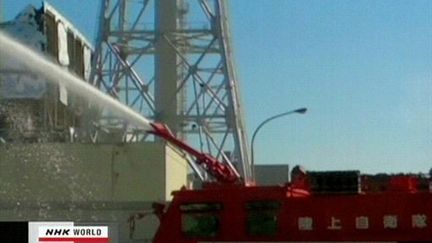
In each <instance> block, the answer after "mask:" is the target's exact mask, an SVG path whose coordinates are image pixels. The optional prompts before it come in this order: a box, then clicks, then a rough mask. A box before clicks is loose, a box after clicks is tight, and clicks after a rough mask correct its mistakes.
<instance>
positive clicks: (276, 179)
mask: <svg viewBox="0 0 432 243" xmlns="http://www.w3.org/2000/svg"><path fill="white" fill-rule="evenodd" d="M288 179H289V166H288V165H284V164H280V165H255V180H256V183H257V185H262V186H274V185H284V184H285V183H287V182H288Z"/></svg>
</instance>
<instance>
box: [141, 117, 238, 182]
mask: <svg viewBox="0 0 432 243" xmlns="http://www.w3.org/2000/svg"><path fill="white" fill-rule="evenodd" d="M151 126H152V127H153V129H154V130H153V131H150V132H149V133H151V134H154V135H156V136H158V137H160V138H163V139H164V140H166V141H167V142H170V143H172V144H174V145H175V146H176V147H178V148H180V149H181V150H183V151H185V152H186V153H188V154H190V155H191V156H193V157H195V159H196V163H197V164H199V165H200V166H202V167H203V168H204V169H205V170H206V171H207V172H208V173H209V174H210V175H212V176H213V177H214V178H216V180H217V181H218V182H220V183H224V184H235V183H239V182H240V177H239V176H238V173H236V172H235V171H234V170H233V169H232V168H231V167H229V166H227V165H226V164H224V163H222V162H220V161H218V160H217V159H215V158H213V157H212V156H211V155H209V154H205V153H201V152H200V151H198V150H196V149H194V148H192V147H191V146H190V145H188V144H186V143H185V142H183V141H181V140H179V139H178V138H176V137H175V136H174V134H172V132H171V130H170V129H169V128H168V127H167V126H166V125H165V124H162V123H151Z"/></svg>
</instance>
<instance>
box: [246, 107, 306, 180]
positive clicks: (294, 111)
mask: <svg viewBox="0 0 432 243" xmlns="http://www.w3.org/2000/svg"><path fill="white" fill-rule="evenodd" d="M306 111H307V108H304V107H303V108H299V109H296V110H291V111H287V112H283V113H280V114H277V115H274V116H272V117H269V118H267V119H265V120H264V121H263V122H261V123H260V124H259V125H258V127H257V128H256V129H255V131H254V133H253V135H252V141H251V166H252V178H253V179H255V161H254V142H255V137H256V135H257V133H258V132H259V130H260V129H261V128H262V127H263V126H264V125H265V124H267V123H268V122H270V121H272V120H274V119H277V118H280V117H283V116H287V115H290V114H294V113H298V114H305V113H306Z"/></svg>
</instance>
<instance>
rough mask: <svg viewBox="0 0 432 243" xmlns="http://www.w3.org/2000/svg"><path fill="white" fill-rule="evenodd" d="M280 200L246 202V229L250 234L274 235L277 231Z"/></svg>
mask: <svg viewBox="0 0 432 243" xmlns="http://www.w3.org/2000/svg"><path fill="white" fill-rule="evenodd" d="M280 205H281V203H280V202H277V201H254V202H249V203H247V204H246V210H247V224H246V227H247V231H248V234H249V235H251V236H274V235H276V234H277V232H278V214H279V209H280Z"/></svg>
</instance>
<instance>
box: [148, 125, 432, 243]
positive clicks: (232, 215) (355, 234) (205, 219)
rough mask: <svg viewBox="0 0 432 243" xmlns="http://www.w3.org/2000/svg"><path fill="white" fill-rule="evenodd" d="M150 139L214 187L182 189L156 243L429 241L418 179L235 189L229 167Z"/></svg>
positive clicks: (427, 196)
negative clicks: (182, 156)
mask: <svg viewBox="0 0 432 243" xmlns="http://www.w3.org/2000/svg"><path fill="white" fill-rule="evenodd" d="M152 126H153V128H154V131H152V133H153V134H155V135H157V136H159V137H162V138H164V139H166V140H167V141H169V142H171V143H173V144H174V145H176V146H178V147H179V148H181V149H183V150H184V151H186V152H188V153H189V154H191V155H192V156H194V157H195V158H196V161H197V163H198V164H200V165H202V166H203V168H205V169H206V170H207V172H208V173H209V174H211V175H212V176H213V177H214V178H215V179H216V182H214V183H210V184H207V185H205V186H204V187H203V188H202V189H199V190H188V189H185V188H183V189H181V190H179V191H177V192H174V193H173V195H174V197H173V201H172V203H171V204H170V205H169V206H168V207H167V208H164V207H163V206H161V205H155V213H156V214H157V215H158V216H159V218H160V227H159V230H158V232H157V234H156V236H155V239H154V242H155V243H168V242H179V243H195V242H202V243H204V242H432V193H431V190H430V183H431V179H430V177H428V176H422V175H361V174H360V172H358V171H330V172H303V173H298V174H297V175H296V176H295V178H293V179H292V180H291V182H290V183H287V184H286V185H284V186H271V187H264V186H253V185H246V183H244V182H241V179H240V178H239V177H238V176H237V175H238V174H237V173H236V172H235V171H233V169H231V167H229V166H227V165H226V164H223V163H221V162H218V161H217V160H216V159H214V158H212V157H211V156H209V155H207V154H202V153H200V152H198V151H196V150H194V149H193V148H191V147H190V146H188V145H187V144H185V143H183V142H182V141H180V140H178V139H176V138H175V137H174V136H173V135H172V134H171V132H170V131H169V129H168V128H167V127H166V126H164V125H161V124H152Z"/></svg>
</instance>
